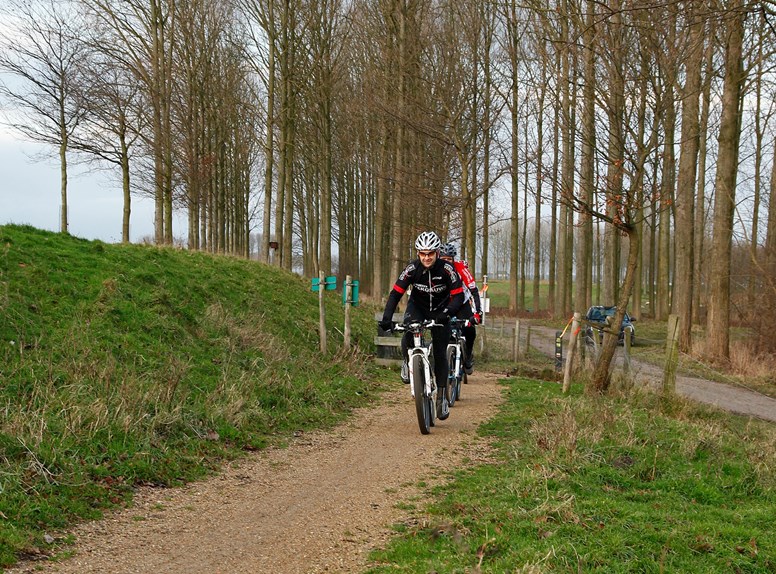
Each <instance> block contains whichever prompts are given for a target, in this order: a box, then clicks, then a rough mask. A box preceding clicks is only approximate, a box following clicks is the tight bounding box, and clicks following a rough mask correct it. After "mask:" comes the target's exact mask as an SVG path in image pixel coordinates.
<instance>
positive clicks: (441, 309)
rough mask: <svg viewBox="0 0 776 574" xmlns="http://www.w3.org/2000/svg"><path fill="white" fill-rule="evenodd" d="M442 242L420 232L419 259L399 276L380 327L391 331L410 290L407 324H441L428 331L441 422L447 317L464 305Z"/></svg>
mask: <svg viewBox="0 0 776 574" xmlns="http://www.w3.org/2000/svg"><path fill="white" fill-rule="evenodd" d="M440 247H442V242H441V241H440V239H439V236H438V235H437V234H436V233H434V232H433V231H425V232H423V233H421V234H420V235H419V236H418V238H417V239H416V241H415V249H416V250H417V252H418V259H416V260H414V261H412V262H410V264H409V265H407V266H406V267H405V268H404V270H403V271H402V272H401V273H400V274H399V278H398V279H397V280H396V283H395V284H394V286H393V289H391V293H390V295H389V296H388V301H387V302H386V304H385V310H384V311H383V318H382V319H381V320H380V322H379V325H380V328H381V329H383V330H385V331H390V330H392V329H393V327H394V323H393V321H392V317H393V313H394V311H395V310H396V306H397V305H398V304H399V301H400V300H401V298H402V296H403V295H404V293H405V292H406V291H407V289H409V288H410V287H411V288H412V289H411V291H410V295H409V301H408V303H407V310H406V311H405V313H404V320H405V322H406V321H411V320H415V321H422V320H424V319H434V320H435V321H437V322H438V323H444V326H443V327H434V328H432V329H431V337H432V341H433V352H434V377H435V378H436V384H437V387H438V389H439V391H438V393H437V413H440V414H439V418H440V419H441V420H445V419H446V418H447V417H448V416H449V410H448V408H447V406H448V405H447V398H446V392H445V391H446V387H447V358H446V356H445V353H446V352H447V344H448V343H449V342H450V325H449V322H450V317H452V316H455V314H456V313H457V312H458V310H459V309H460V308H461V305H462V304H463V299H464V296H463V285H462V283H461V279H460V277H459V276H458V273H456V271H455V268H454V267H453V265H451V264H450V263H447V262H445V261H443V260H442V259H440V257H439V248H440ZM409 337H411V333H405V334H404V337H403V338H402V343H401V348H402V354H403V356H404V362H405V364H406V362H407V358H408V357H407V349H408V347H409V345H410V340H409Z"/></svg>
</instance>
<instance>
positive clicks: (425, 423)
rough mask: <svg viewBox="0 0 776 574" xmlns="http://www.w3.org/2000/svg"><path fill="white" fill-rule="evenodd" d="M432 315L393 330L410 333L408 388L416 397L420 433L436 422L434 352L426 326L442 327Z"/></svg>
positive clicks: (428, 430)
mask: <svg viewBox="0 0 776 574" xmlns="http://www.w3.org/2000/svg"><path fill="white" fill-rule="evenodd" d="M442 326H443V325H442V324H441V323H437V322H436V321H434V320H433V319H426V320H424V321H411V322H409V323H402V324H398V325H396V327H395V330H396V331H409V332H410V333H412V345H411V346H410V347H409V349H408V350H407V354H408V356H409V375H410V392H411V393H412V397H413V398H414V399H415V413H416V414H417V416H418V427H419V428H420V432H421V434H429V433H430V432H431V427H432V426H434V425H435V424H436V418H437V412H436V397H437V385H436V381H435V380H434V353H433V351H432V348H431V344H432V343H431V337H429V336H427V335H426V330H428V329H430V328H431V327H442Z"/></svg>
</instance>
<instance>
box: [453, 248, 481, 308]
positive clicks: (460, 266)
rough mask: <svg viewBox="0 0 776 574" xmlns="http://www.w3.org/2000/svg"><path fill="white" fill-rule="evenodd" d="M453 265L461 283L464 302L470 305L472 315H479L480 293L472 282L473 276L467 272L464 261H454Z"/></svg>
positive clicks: (474, 282) (475, 283)
mask: <svg viewBox="0 0 776 574" xmlns="http://www.w3.org/2000/svg"><path fill="white" fill-rule="evenodd" d="M453 265H454V266H455V271H456V273H458V275H459V276H460V278H461V283H462V284H463V299H464V302H465V303H469V305H471V307H472V311H473V312H474V313H479V314H480V315H481V314H482V309H481V308H480V292H479V290H478V289H477V282H476V281H475V280H474V276H473V275H472V273H471V271H469V266H468V265H467V264H466V261H463V260H460V259H459V260H458V261H454V262H453Z"/></svg>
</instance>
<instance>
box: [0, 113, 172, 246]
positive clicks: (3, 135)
mask: <svg viewBox="0 0 776 574" xmlns="http://www.w3.org/2000/svg"><path fill="white" fill-rule="evenodd" d="M45 149H46V148H44V147H42V146H40V145H38V144H34V143H30V142H25V141H22V140H19V139H17V138H15V137H14V136H13V134H11V133H9V131H8V129H7V128H6V127H5V126H3V125H0V225H1V224H5V223H19V224H25V223H26V224H30V225H33V226H34V227H38V228H40V229H48V230H50V231H59V209H60V184H59V165H58V162H57V161H56V160H55V159H51V158H48V159H41V158H39V157H36V156H38V155H40V154H41V151H43V150H45ZM122 209H123V207H122V195H121V187H120V184H119V182H118V181H117V180H111V177H110V176H109V175H108V174H107V173H92V174H85V173H84V170H83V169H81V168H79V167H78V166H76V167H73V168H72V169H71V170H70V173H69V177H68V210H69V218H68V219H69V222H70V233H71V234H72V235H75V236H77V237H82V238H84V239H100V240H102V241H105V242H106V243H117V242H120V241H121V214H122ZM153 218H154V205H153V201H151V200H150V199H145V198H139V197H134V196H133V198H132V215H131V217H130V240H131V241H133V242H139V241H141V240H142V239H143V238H144V237H147V236H153V233H154V227H153ZM173 225H175V223H174V224H173ZM174 233H175V235H176V236H179V235H181V234H183V235H185V230H183V231H182V232H181V230H180V229H177V230H176V229H174Z"/></svg>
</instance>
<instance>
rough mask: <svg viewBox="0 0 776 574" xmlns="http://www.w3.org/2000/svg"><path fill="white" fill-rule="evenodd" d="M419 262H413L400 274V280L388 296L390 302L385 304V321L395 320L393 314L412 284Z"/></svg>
mask: <svg viewBox="0 0 776 574" xmlns="http://www.w3.org/2000/svg"><path fill="white" fill-rule="evenodd" d="M416 263H417V262H415V261H413V262H412V263H410V264H409V265H407V267H405V268H404V271H402V272H401V273H400V274H399V278H398V279H397V280H396V283H394V284H393V289H391V293H390V294H389V295H388V300H387V301H386V302H385V310H384V311H383V321H391V320H392V319H393V313H394V311H396V307H397V305H398V304H399V301H401V298H402V296H403V295H404V293H405V292H406V291H407V288H408V287H409V286H410V283H411V282H412V277H413V275H414V273H415V270H416V269H417V264H416Z"/></svg>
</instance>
